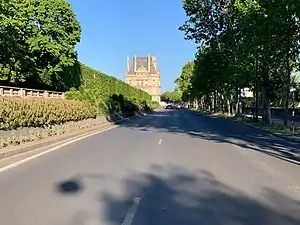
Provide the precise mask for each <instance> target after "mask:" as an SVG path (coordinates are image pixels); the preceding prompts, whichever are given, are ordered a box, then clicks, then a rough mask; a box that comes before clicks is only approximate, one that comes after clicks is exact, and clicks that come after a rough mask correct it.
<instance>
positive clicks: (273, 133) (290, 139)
mask: <svg viewBox="0 0 300 225" xmlns="http://www.w3.org/2000/svg"><path fill="white" fill-rule="evenodd" d="M201 114H202V115H206V116H211V117H213V118H219V119H220V118H221V119H227V120H230V121H232V122H235V123H239V124H243V125H245V126H248V127H251V128H255V129H259V130H261V131H263V132H265V133H267V134H271V135H273V136H275V137H278V138H282V139H284V140H287V141H291V142H297V143H299V142H300V138H297V137H291V136H288V135H286V134H284V133H276V132H273V131H269V130H267V129H264V128H262V127H259V126H255V125H252V124H249V123H245V122H243V121H238V120H236V119H230V118H226V117H221V116H214V115H211V114H209V113H202V112H201Z"/></svg>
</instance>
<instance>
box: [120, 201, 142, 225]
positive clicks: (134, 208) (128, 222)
mask: <svg viewBox="0 0 300 225" xmlns="http://www.w3.org/2000/svg"><path fill="white" fill-rule="evenodd" d="M141 200H142V198H140V197H136V198H135V199H134V200H133V204H132V205H131V207H130V208H129V210H128V212H127V214H126V217H125V219H124V221H123V223H122V225H131V223H132V221H133V218H134V215H135V213H136V211H137V209H138V206H139V204H140V202H141Z"/></svg>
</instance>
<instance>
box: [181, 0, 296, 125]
mask: <svg viewBox="0 0 300 225" xmlns="http://www.w3.org/2000/svg"><path fill="white" fill-rule="evenodd" d="M183 8H184V10H185V12H186V14H187V16H188V19H187V21H186V22H185V23H184V24H183V25H182V26H181V27H180V28H179V29H180V30H181V31H183V32H184V33H185V37H186V39H189V40H193V41H195V42H196V43H198V44H199V45H200V46H199V48H198V51H197V54H196V58H195V66H194V71H193V72H192V74H191V75H188V76H187V75H185V72H182V74H181V76H180V77H179V78H178V79H177V81H176V83H177V85H178V86H179V88H180V90H182V91H183V92H184V93H185V90H188V91H187V92H186V93H188V95H189V98H185V100H198V101H200V102H201V104H202V106H203V107H204V108H210V106H211V105H213V107H214V108H215V109H216V108H219V109H222V110H223V111H227V112H233V111H237V110H238V109H237V108H235V107H234V105H236V103H237V100H238V99H237V97H238V89H242V88H245V87H248V88H250V89H251V90H254V91H256V92H257V96H258V100H259V99H262V102H261V103H260V104H261V106H262V108H263V118H264V122H269V119H270V118H269V108H270V104H271V105H274V106H275V105H278V104H280V105H285V106H286V107H288V105H289V104H288V101H289V83H290V82H291V72H292V71H293V69H297V68H298V66H299V58H298V57H299V49H300V42H299V39H300V5H299V2H298V1H297V0H281V1H273V0H267V1H265V0H264V1H263V0H258V1H252V0H229V1H207V0H197V1H195V0H184V1H183ZM185 67H186V65H185ZM185 67H183V71H186V68H185ZM187 87H188V88H187ZM184 95H185V94H184ZM280 99H281V102H280ZM282 100H284V101H282ZM248 103H250V105H254V101H253V100H252V103H251V100H250V102H249V101H248ZM260 104H259V105H260ZM225 108H226V109H225Z"/></svg>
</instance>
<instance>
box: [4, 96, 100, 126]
mask: <svg viewBox="0 0 300 225" xmlns="http://www.w3.org/2000/svg"><path fill="white" fill-rule="evenodd" d="M95 117H96V111H95V109H94V107H92V106H91V105H90V104H89V103H88V102H85V101H75V100H62V99H61V100H60V99H25V98H3V97H2V98H0V130H11V129H16V128H22V127H41V126H49V125H52V124H61V123H65V122H68V121H80V120H84V119H88V118H95Z"/></svg>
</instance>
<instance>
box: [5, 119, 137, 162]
mask: <svg viewBox="0 0 300 225" xmlns="http://www.w3.org/2000/svg"><path fill="white" fill-rule="evenodd" d="M142 116H143V115H140V114H137V115H134V116H130V117H127V118H123V119H119V120H116V121H112V122H109V121H107V122H104V123H103V124H99V125H96V126H94V127H89V128H86V129H83V130H78V131H73V132H70V133H66V134H62V135H57V136H54V137H49V138H45V139H42V140H39V141H36V142H29V143H27V144H24V145H18V146H12V147H8V148H3V149H2V150H3V152H0V160H2V159H6V158H9V157H12V156H15V155H18V154H22V153H26V152H30V151H32V150H36V149H39V148H43V147H51V146H52V145H57V144H62V143H63V142H68V141H71V140H72V139H75V138H78V137H80V136H85V135H88V134H91V133H94V132H95V131H97V130H102V129H105V128H109V127H111V126H112V125H118V124H121V123H123V122H125V121H128V120H132V119H134V118H137V117H142ZM5 150H7V151H5Z"/></svg>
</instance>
